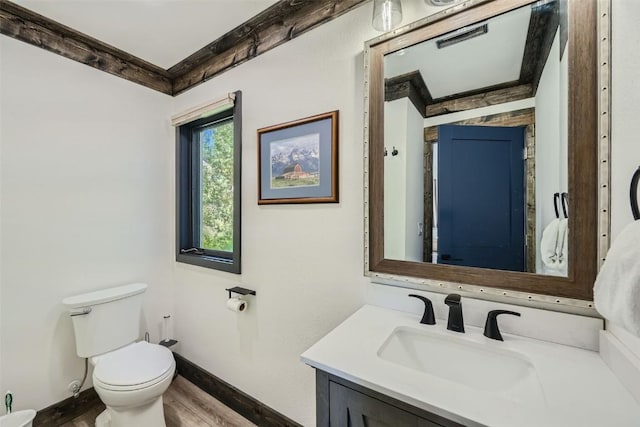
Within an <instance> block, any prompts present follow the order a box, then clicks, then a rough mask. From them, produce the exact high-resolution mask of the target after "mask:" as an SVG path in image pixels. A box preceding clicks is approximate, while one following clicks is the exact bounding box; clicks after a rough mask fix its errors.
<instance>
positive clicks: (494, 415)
mask: <svg viewBox="0 0 640 427" xmlns="http://www.w3.org/2000/svg"><path fill="white" fill-rule="evenodd" d="M419 320H420V316H416V315H414V314H410V313H406V312H402V311H395V310H390V309H386V308H380V307H375V306H370V305H366V306H364V307H362V308H361V309H360V310H358V311H357V312H356V313H354V314H353V315H352V316H351V317H349V318H348V319H347V320H345V321H344V322H343V323H342V324H340V325H339V326H338V327H337V328H335V329H334V330H333V331H331V332H330V333H329V334H327V335H326V336H325V337H323V338H322V339H321V340H320V341H318V342H317V343H316V344H314V345H313V346H312V347H311V348H310V349H308V350H307V351H306V352H304V353H303V354H302V356H301V359H302V361H303V362H305V363H306V364H308V365H310V366H313V367H314V368H317V369H320V370H323V371H326V372H328V373H330V374H333V375H336V376H339V377H342V378H344V379H346V380H349V381H352V382H354V383H356V384H359V385H362V386H364V387H367V388H369V389H371V390H375V391H378V392H380V393H383V394H386V395H388V396H390V397H393V398H395V399H398V400H400V401H403V402H406V403H408V404H410V405H413V406H416V407H418V408H422V409H424V410H427V411H429V412H432V413H435V414H437V415H442V416H444V417H446V418H449V419H451V420H453V421H457V422H459V423H461V424H464V425H468V426H491V427H500V426H504V427H516V426H522V427H571V426H576V427H589V426H593V427H603V426H616V427H626V426H629V427H638V426H640V405H638V403H637V402H636V401H635V400H634V399H633V397H632V396H631V395H630V393H629V392H628V391H627V390H626V389H625V388H624V387H623V385H622V384H621V383H620V382H619V381H618V380H617V378H616V377H615V376H614V375H613V373H612V372H611V371H610V370H609V368H608V367H607V366H606V365H605V364H604V362H603V361H602V359H601V358H600V355H599V354H598V353H596V352H592V351H588V350H583V349H578V348H575V347H569V346H565V345H560V344H554V343H550V342H546V341H539V340H534V339H530V338H524V337H520V336H517V335H509V334H504V333H503V337H504V341H503V342H501V341H496V340H491V339H488V338H486V337H484V336H483V335H482V329H480V328H477V327H473V326H466V327H465V328H466V333H465V334H459V333H456V332H451V331H447V330H446V321H443V320H441V319H437V320H438V324H437V325H421V324H420V323H419ZM398 327H410V328H415V329H419V330H425V331H429V333H430V334H440V335H442V336H451V337H454V338H455V339H461V340H467V341H468V342H473V343H475V344H474V345H481V346H483V347H485V348H486V349H488V350H491V349H505V350H509V351H512V352H515V353H519V354H521V355H523V356H524V357H526V358H527V359H528V360H530V361H531V363H532V364H533V366H534V368H535V373H536V376H537V381H536V384H537V389H527V391H525V392H523V390H506V391H504V392H492V391H486V390H478V389H475V388H472V387H467V386H464V385H462V384H458V383H455V382H453V381H448V380H446V379H443V378H440V377H438V376H435V375H430V374H428V373H425V372H420V371H417V370H414V369H411V368H407V367H404V366H401V365H399V364H396V363H393V362H390V361H387V360H384V359H382V358H380V357H379V356H378V350H379V349H380V347H381V346H382V345H383V344H384V343H385V341H386V340H387V338H388V337H389V336H390V335H391V333H392V332H393V331H394V330H395V329H396V328H398ZM452 363H455V362H453V361H452Z"/></svg>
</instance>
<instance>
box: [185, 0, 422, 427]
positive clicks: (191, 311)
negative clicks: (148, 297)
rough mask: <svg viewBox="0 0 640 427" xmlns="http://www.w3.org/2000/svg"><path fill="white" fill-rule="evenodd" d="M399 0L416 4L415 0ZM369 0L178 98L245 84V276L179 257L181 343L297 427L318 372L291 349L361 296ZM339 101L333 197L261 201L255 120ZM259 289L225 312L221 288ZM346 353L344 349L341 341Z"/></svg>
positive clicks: (314, 110) (267, 121)
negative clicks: (240, 310)
mask: <svg viewBox="0 0 640 427" xmlns="http://www.w3.org/2000/svg"><path fill="white" fill-rule="evenodd" d="M414 3H415V4H412V3H407V6H408V7H406V8H405V10H404V12H405V21H404V22H410V20H413V19H417V18H418V16H415V17H414V18H413V19H411V16H412V15H411V7H414V8H415V10H416V11H418V12H419V13H423V14H424V13H425V12H426V11H427V10H428V8H426V7H425V6H424V3H423V2H422V1H419V2H417V1H416V2H414ZM371 11H372V4H371V3H367V4H366V5H365V6H362V7H360V8H358V9H356V10H355V11H353V12H350V13H348V14H346V15H344V16H342V17H340V18H338V19H336V20H334V21H332V22H330V23H328V24H326V25H322V26H321V27H319V28H317V29H314V30H313V31H311V32H309V33H307V34H304V35H302V36H301V37H299V38H296V39H294V40H292V41H290V42H288V43H286V44H284V45H282V46H280V47H278V48H277V49H274V50H272V51H269V52H267V53H265V54H263V55H261V56H259V57H257V58H255V59H253V60H251V61H250V62H248V63H245V64H242V65H241V66H239V67H236V68H234V69H232V70H230V71H228V72H226V73H224V74H222V75H221V76H220V77H216V78H215V79H213V80H211V81H209V82H207V83H205V84H203V85H201V86H199V87H196V88H194V89H192V90H190V91H188V92H187V93H185V94H183V95H180V96H179V97H177V98H176V102H175V106H174V111H176V112H178V111H182V110H185V109H187V108H189V107H190V106H193V105H197V104H199V103H201V102H204V101H206V100H207V99H212V98H216V97H219V96H222V95H224V94H225V93H227V92H229V91H233V90H237V89H240V90H242V91H243V112H242V114H243V162H242V163H243V170H242V185H243V188H242V209H243V211H242V233H243V239H242V245H243V250H242V252H243V253H242V257H243V258H242V271H243V273H242V275H241V276H234V275H231V274H224V273H219V272H215V271H210V270H206V269H201V268H198V267H192V266H187V265H184V264H178V263H176V264H175V282H176V287H175V296H174V300H175V327H176V338H177V339H178V340H180V344H179V345H180V347H179V349H178V352H179V353H180V354H182V355H183V356H185V357H186V358H188V359H189V360H191V361H193V362H194V363H196V364H198V365H200V366H201V367H203V368H205V369H207V370H209V371H210V372H212V373H213V374H215V375H216V376H218V377H221V378H222V379H224V380H226V381H228V382H230V383H231V384H233V385H234V386H236V387H238V388H239V389H241V390H243V391H244V392H246V393H248V394H250V395H252V396H253V397H255V398H257V399H258V400H260V401H262V402H264V403H265V404H267V405H269V406H271V407H272V408H274V409H276V410H277V411H280V412H282V413H284V414H285V415H287V416H289V417H291V418H293V419H295V420H296V421H298V422H300V423H302V424H303V425H314V424H315V392H314V370H313V369H311V368H309V367H307V366H305V365H304V364H303V363H301V362H300V361H299V355H300V354H301V353H302V352H303V351H304V350H306V349H307V348H308V347H310V346H311V345H312V344H313V343H314V342H315V341H317V340H318V339H320V338H321V337H322V336H323V335H325V334H326V333H327V332H328V331H330V330H331V329H332V328H333V327H335V326H337V325H338V324H339V323H340V322H341V321H342V320H344V319H345V318H346V317H347V316H348V315H350V314H351V313H353V312H354V311H355V310H356V309H358V308H359V307H360V306H361V305H362V304H363V302H364V289H365V285H366V284H367V283H368V280H367V279H366V278H365V277H364V275H363V267H362V266H363V251H364V246H363V162H364V160H363V156H362V141H363V75H364V70H363V53H362V52H363V43H364V41H365V40H368V39H370V38H373V37H374V36H375V35H377V33H376V32H375V31H374V30H373V29H372V28H371V25H370V22H371ZM336 109H337V110H340V132H339V134H340V149H339V155H340V162H339V163H340V167H339V174H340V203H339V204H314V205H285V206H275V205H274V206H258V205H257V189H256V185H257V184H256V183H257V171H256V164H257V141H256V129H259V128H261V127H265V126H270V125H274V124H278V123H283V122H287V121H290V120H295V119H299V118H302V117H307V116H310V115H314V114H318V113H322V112H326V111H331V110H336ZM238 284H241V285H242V286H244V287H248V288H251V289H255V290H256V291H257V296H256V297H255V298H253V297H252V298H250V299H249V301H250V307H249V310H248V311H247V312H246V313H244V314H242V315H236V314H235V313H232V312H230V311H228V310H225V309H224V307H225V302H226V300H227V293H226V292H225V291H224V288H225V287H229V286H233V285H238ZM345 351H348V349H346V350H345Z"/></svg>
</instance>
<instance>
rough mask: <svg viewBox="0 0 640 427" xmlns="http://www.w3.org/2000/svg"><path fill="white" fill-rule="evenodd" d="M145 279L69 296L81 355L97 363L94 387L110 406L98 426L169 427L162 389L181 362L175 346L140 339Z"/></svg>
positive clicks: (71, 314) (68, 301) (66, 301)
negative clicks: (173, 350) (175, 355)
mask: <svg viewBox="0 0 640 427" xmlns="http://www.w3.org/2000/svg"><path fill="white" fill-rule="evenodd" d="M146 289H147V285H146V284H144V283H133V284H129V285H124V286H118V287H114V288H109V289H103V290H99V291H95V292H89V293H86V294H82V295H76V296H72V297H68V298H65V299H64V300H63V301H62V303H63V304H64V305H66V306H67V307H69V309H70V313H69V314H70V316H71V319H72V321H73V329H74V332H75V337H76V350H77V354H78V356H80V357H84V358H88V359H89V363H91V365H92V366H93V368H94V369H93V377H92V378H93V387H94V389H95V391H96V393H97V394H98V396H100V399H101V400H102V402H103V403H104V404H105V406H106V407H107V408H106V409H105V410H104V412H102V413H101V414H100V415H99V416H98V418H96V427H130V426H140V427H146V426H149V427H156V426H157V427H164V426H166V424H165V420H164V411H163V407H162V394H163V393H164V392H165V391H166V390H167V388H168V387H169V385H170V384H171V380H172V378H173V374H174V372H175V369H176V362H175V360H174V358H173V354H172V353H171V351H170V350H169V349H168V348H166V347H163V346H161V345H158V344H151V343H148V342H146V341H138V340H139V338H140V332H141V331H140V318H141V313H142V297H143V294H144V292H145V291H146Z"/></svg>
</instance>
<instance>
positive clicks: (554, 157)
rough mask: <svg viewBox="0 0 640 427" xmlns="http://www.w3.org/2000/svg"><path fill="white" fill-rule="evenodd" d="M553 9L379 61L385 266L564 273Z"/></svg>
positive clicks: (562, 78) (514, 14) (560, 106)
mask: <svg viewBox="0 0 640 427" xmlns="http://www.w3.org/2000/svg"><path fill="white" fill-rule="evenodd" d="M559 6H560V0H551V1H548V2H542V3H540V2H538V3H534V4H532V5H525V6H522V7H520V8H518V9H515V10H512V11H509V12H507V13H505V14H502V15H499V16H495V17H493V18H490V19H487V20H485V21H482V22H480V23H476V24H473V25H469V26H466V27H463V28H460V29H458V30H455V31H453V32H451V33H447V34H444V35H442V36H439V37H436V38H432V39H430V40H426V41H423V42H421V43H418V44H415V45H412V46H409V47H407V48H403V49H400V50H398V51H395V52H391V53H388V54H385V55H384V81H385V92H384V96H385V103H384V120H385V122H384V129H385V138H384V140H385V151H386V153H387V155H385V156H384V172H385V174H384V194H385V196H386V197H385V199H384V200H385V203H384V221H385V222H384V257H385V258H387V259H397V260H406V261H418V262H432V263H438V264H448V265H461V266H467V267H482V268H491V269H498V270H510V271H520V272H530V273H539V274H553V275H558V276H566V275H567V271H568V268H567V267H568V265H567V264H568V263H567V262H566V260H565V258H566V255H567V254H568V250H569V248H568V245H567V244H566V243H568V239H566V237H567V236H566V234H567V230H568V227H566V224H567V223H568V206H567V205H568V203H567V201H568V197H567V195H568V191H567V188H568V185H567V162H568V159H567V115H568V110H567V103H568V99H567V78H568V76H567V74H568V69H567V55H566V54H565V47H566V43H567V40H566V31H564V30H566V22H564V20H561V19H560V7H559ZM563 35H564V36H563ZM479 58H481V60H479ZM407 86H409V87H412V88H414V90H413V94H412V93H411V90H409V91H407V90H406V89H405V88H406V87H407ZM556 194H557V197H556ZM560 205H562V206H560ZM559 228H562V229H561V230H559ZM543 230H544V234H543ZM543 237H544V238H543Z"/></svg>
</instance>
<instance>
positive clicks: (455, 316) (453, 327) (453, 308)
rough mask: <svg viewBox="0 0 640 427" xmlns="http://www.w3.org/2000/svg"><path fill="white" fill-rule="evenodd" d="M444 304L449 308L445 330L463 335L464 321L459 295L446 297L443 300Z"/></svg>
mask: <svg viewBox="0 0 640 427" xmlns="http://www.w3.org/2000/svg"><path fill="white" fill-rule="evenodd" d="M444 303H445V304H447V305H448V306H449V320H447V329H448V330H450V331H454V332H462V333H464V320H463V319H462V302H461V301H460V295H458V294H450V295H447V297H446V298H445V299H444Z"/></svg>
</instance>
